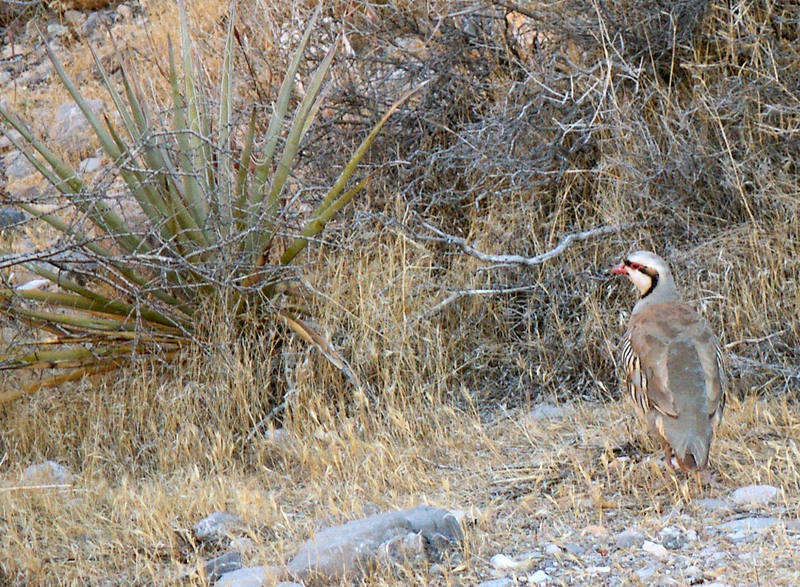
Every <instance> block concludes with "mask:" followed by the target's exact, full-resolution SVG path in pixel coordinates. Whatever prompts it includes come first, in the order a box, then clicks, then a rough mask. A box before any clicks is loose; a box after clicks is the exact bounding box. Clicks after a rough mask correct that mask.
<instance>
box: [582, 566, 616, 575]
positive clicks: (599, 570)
mask: <svg viewBox="0 0 800 587" xmlns="http://www.w3.org/2000/svg"><path fill="white" fill-rule="evenodd" d="M585 570H586V572H587V573H589V574H590V575H607V574H609V573H610V572H611V567H605V566H604V567H586V569H585Z"/></svg>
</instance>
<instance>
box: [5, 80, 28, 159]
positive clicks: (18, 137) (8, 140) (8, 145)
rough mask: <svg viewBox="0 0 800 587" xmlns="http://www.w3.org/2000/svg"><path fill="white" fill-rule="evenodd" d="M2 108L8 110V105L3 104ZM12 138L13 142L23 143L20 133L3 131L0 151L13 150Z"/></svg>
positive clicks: (9, 130)
mask: <svg viewBox="0 0 800 587" xmlns="http://www.w3.org/2000/svg"><path fill="white" fill-rule="evenodd" d="M2 83H3V81H2V80H0V84H2ZM3 108H6V109H7V108H8V104H3ZM9 135H10V136H9ZM12 138H13V139H14V140H15V141H23V140H24V139H23V138H22V133H20V132H19V131H18V130H17V129H15V128H7V129H6V130H5V132H0V151H8V150H10V149H13V148H14V143H13V142H11V139H12Z"/></svg>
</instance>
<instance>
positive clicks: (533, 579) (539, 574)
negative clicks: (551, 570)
mask: <svg viewBox="0 0 800 587" xmlns="http://www.w3.org/2000/svg"><path fill="white" fill-rule="evenodd" d="M549 580H550V575H548V574H547V573H545V572H544V571H542V570H539V571H536V572H535V573H534V574H533V575H528V582H529V583H547V582H548V581H549Z"/></svg>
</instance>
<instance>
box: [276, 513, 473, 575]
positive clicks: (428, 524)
mask: <svg viewBox="0 0 800 587" xmlns="http://www.w3.org/2000/svg"><path fill="white" fill-rule="evenodd" d="M409 535H411V536H409ZM413 535H419V536H420V537H421V539H422V542H423V543H424V546H425V548H426V551H427V552H426V554H427V556H428V558H429V559H430V560H436V559H438V558H439V556H440V552H439V551H440V550H442V549H443V548H444V547H445V546H446V545H453V544H456V543H459V542H460V541H461V540H462V538H463V532H462V530H461V526H460V525H459V523H458V521H457V520H456V518H455V516H453V515H452V514H451V513H450V512H449V511H448V510H444V509H440V508H435V507H431V506H424V505H422V506H417V507H415V508H411V509H406V510H401V511H396V512H386V513H383V514H377V515H374V516H370V517H368V518H364V519H361V520H354V521H352V522H348V523H346V524H343V525H341V526H334V527H332V528H326V529H325V530H322V531H320V532H318V533H317V535H316V536H315V537H314V538H312V539H311V540H309V541H308V542H306V543H305V544H304V545H303V546H302V547H301V548H300V550H299V551H298V553H297V554H296V555H295V557H294V558H293V559H292V560H291V561H290V562H289V565H288V570H289V573H290V574H291V575H292V576H293V577H294V578H296V579H298V580H300V581H303V582H307V581H316V582H321V583H331V582H337V581H340V580H342V579H345V578H349V579H350V580H352V578H353V577H356V576H358V575H360V574H361V573H362V572H363V571H364V570H365V569H366V568H367V567H369V566H370V565H371V564H374V563H375V561H376V558H377V556H378V552H379V549H381V547H382V546H384V545H388V549H391V547H392V545H397V544H398V543H405V544H413V543H414V542H415V541H414V536H413ZM383 550H384V551H385V550H387V547H386V546H384V548H383ZM406 554H407V553H406Z"/></svg>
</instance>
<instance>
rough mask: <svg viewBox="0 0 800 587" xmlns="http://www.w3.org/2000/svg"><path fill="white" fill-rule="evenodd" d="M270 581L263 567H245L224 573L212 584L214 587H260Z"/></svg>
mask: <svg viewBox="0 0 800 587" xmlns="http://www.w3.org/2000/svg"><path fill="white" fill-rule="evenodd" d="M269 580H270V577H269V575H268V574H267V570H266V569H265V568H264V567H245V568H244V569H239V570H238V571H232V572H230V573H225V574H224V575H222V577H221V578H220V579H219V581H217V582H216V583H214V585H215V587H261V586H262V585H267V584H268V581H269Z"/></svg>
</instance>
